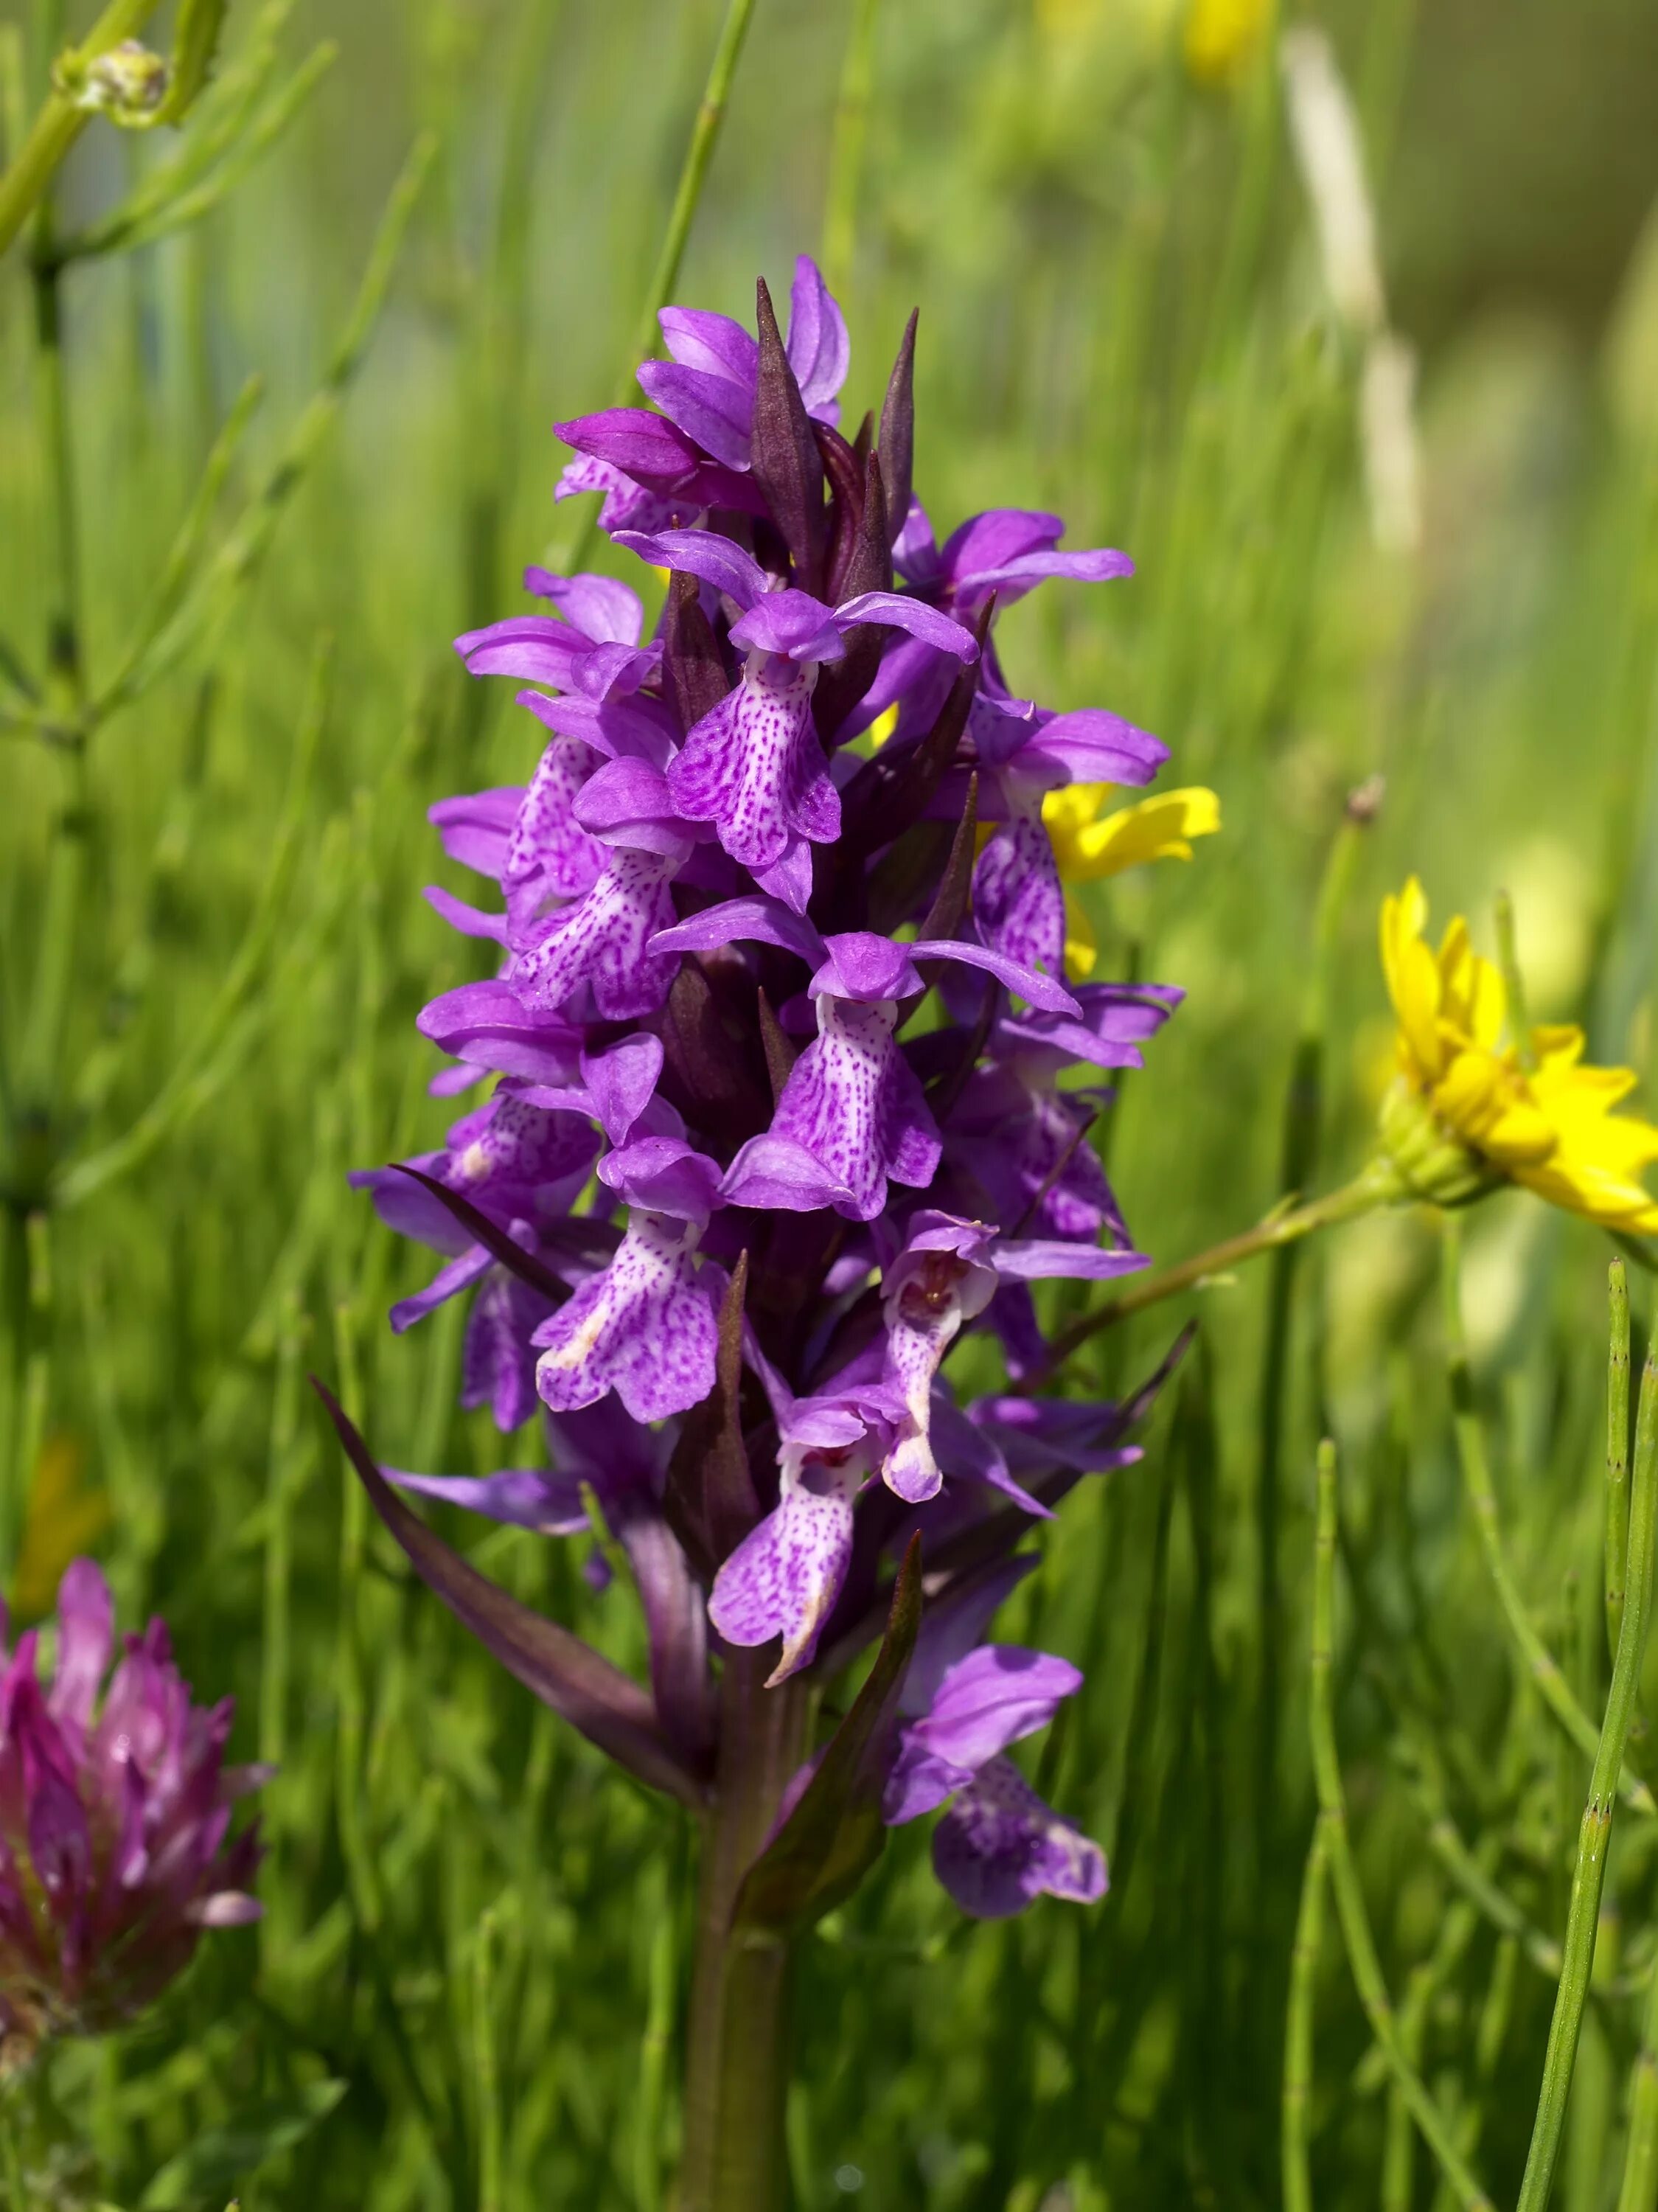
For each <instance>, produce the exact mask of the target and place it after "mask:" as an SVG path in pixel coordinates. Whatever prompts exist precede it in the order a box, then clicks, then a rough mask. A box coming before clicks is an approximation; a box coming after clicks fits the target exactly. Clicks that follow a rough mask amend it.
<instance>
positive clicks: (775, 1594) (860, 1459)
mask: <svg viewBox="0 0 1658 2212" xmlns="http://www.w3.org/2000/svg"><path fill="white" fill-rule="evenodd" d="M771 1395H772V1401H773V1405H774V1408H775V1410H776V1413H777V1430H778V1446H777V1470H778V1498H777V1504H776V1505H775V1506H774V1509H773V1510H772V1511H771V1512H770V1513H768V1515H767V1516H766V1517H765V1519H764V1520H763V1521H762V1522H760V1523H759V1525H758V1527H756V1528H755V1529H753V1530H752V1532H751V1533H750V1534H749V1535H748V1536H746V1537H745V1538H744V1541H743V1542H742V1543H741V1544H739V1545H738V1547H737V1549H736V1550H735V1551H734V1552H733V1553H732V1554H731V1556H730V1558H729V1559H726V1561H725V1563H724V1565H722V1566H721V1567H720V1571H719V1573H718V1575H717V1576H716V1577H714V1589H713V1591H712V1593H711V1595H710V1597H709V1600H708V1616H709V1619H710V1620H712V1621H713V1623H714V1626H715V1628H716V1629H718V1631H719V1632H720V1635H721V1636H722V1637H723V1638H725V1640H726V1643H727V1644H741V1645H755V1644H769V1643H770V1642H771V1640H772V1638H774V1637H780V1638H782V1650H781V1652H780V1656H779V1658H778V1661H777V1664H776V1665H775V1667H774V1668H773V1669H772V1671H771V1673H770V1674H768V1676H767V1678H766V1679H767V1684H768V1687H771V1686H775V1685H776V1684H777V1683H779V1682H782V1681H786V1680H787V1679H788V1677H789V1676H790V1675H791V1674H796V1673H798V1672H799V1669H800V1668H802V1667H805V1666H809V1665H810V1664H811V1660H812V1658H813V1657H814V1656H815V1655H816V1652H817V1639H818V1637H819V1636H820V1635H821V1633H822V1632H823V1624H824V1622H825V1621H826V1620H828V1618H829V1613H830V1612H831V1611H832V1610H833V1608H834V1606H835V1601H836V1599H837V1598H838V1597H839V1596H840V1595H841V1585H842V1583H844V1582H845V1580H846V1575H847V1565H848V1564H849V1563H850V1560H851V1558H852V1543H853V1506H854V1504H855V1501H856V1499H857V1498H858V1495H859V1492H860V1491H861V1490H862V1489H863V1488H864V1486H865V1484H866V1483H867V1482H868V1480H870V1477H871V1475H872V1473H873V1471H874V1469H875V1467H876V1465H877V1464H878V1462H879V1460H880V1458H881V1456H882V1455H883V1452H884V1449H885V1438H886V1434H887V1430H886V1425H885V1423H884V1419H883V1418H882V1415H881V1413H880V1411H879V1409H878V1407H875V1406H873V1405H872V1403H871V1394H870V1393H868V1392H867V1391H866V1390H859V1389H856V1388H853V1389H850V1390H836V1389H834V1388H833V1387H831V1388H830V1389H829V1390H826V1391H824V1392H822V1393H820V1394H819V1395H817V1396H814V1397H811V1398H796V1397H793V1395H791V1394H790V1393H789V1391H788V1390H787V1389H786V1387H784V1386H782V1385H781V1384H780V1383H777V1382H776V1380H775V1378H771Z"/></svg>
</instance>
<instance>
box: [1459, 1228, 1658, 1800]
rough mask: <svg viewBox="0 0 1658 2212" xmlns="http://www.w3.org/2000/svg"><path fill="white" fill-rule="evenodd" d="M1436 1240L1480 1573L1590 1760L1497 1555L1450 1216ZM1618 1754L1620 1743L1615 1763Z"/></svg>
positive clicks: (1633, 1792) (1584, 1733) (1576, 1713)
mask: <svg viewBox="0 0 1658 2212" xmlns="http://www.w3.org/2000/svg"><path fill="white" fill-rule="evenodd" d="M1442 1234H1443V1240H1444V1241H1443V1246H1442V1260H1443V1279H1442V1287H1443V1291H1444V1319H1445V1340H1446V1346H1447V1365H1448V1371H1449V1377H1450V1389H1451V1418H1452V1425H1453V1426H1454V1427H1455V1431H1456V1449H1457V1456H1458V1458H1459V1460H1460V1461H1461V1466H1462V1480H1463V1482H1464V1484H1465V1485H1466V1486H1467V1492H1468V1501H1469V1503H1470V1504H1472V1506H1473V1517H1474V1527H1475V1529H1476V1530H1477V1532H1478V1534H1479V1545H1480V1549H1481V1550H1482V1552H1483V1553H1485V1566H1486V1571H1488V1573H1489V1574H1490V1576H1491V1586H1492V1588H1493V1589H1495V1590H1496V1592H1497V1603H1498V1605H1499V1606H1500V1607H1501V1608H1502V1613H1503V1620H1504V1622H1505V1624H1506V1625H1507V1627H1508V1632H1509V1640H1510V1642H1511V1643H1512V1644H1513V1645H1514V1647H1515V1652H1516V1654H1517V1655H1518V1656H1519V1659H1520V1661H1521V1664H1522V1665H1523V1666H1524V1668H1525V1669H1526V1672H1527V1674H1528V1675H1529V1676H1530V1678H1531V1680H1533V1681H1534V1682H1535V1683H1536V1685H1537V1687H1538V1690H1539V1692H1540V1694H1541V1696H1542V1699H1543V1702H1544V1704H1545V1705H1546V1706H1547V1707H1548V1709H1549V1711H1551V1712H1552V1714H1553V1715H1554V1717H1555V1718H1556V1720H1557V1721H1558V1723H1560V1725H1561V1727H1562V1728H1563V1729H1564V1730H1565V1732H1566V1734H1567V1735H1569V1736H1570V1738H1571V1741H1573V1742H1574V1743H1575V1744H1576V1746H1577V1748H1578V1749H1579V1750H1580V1751H1581V1752H1582V1753H1583V1754H1584V1756H1585V1757H1586V1758H1588V1759H1594V1758H1595V1756H1596V1754H1597V1749H1598V1745H1599V1741H1600V1738H1599V1735H1598V1733H1597V1731H1596V1729H1595V1726H1594V1722H1593V1721H1592V1720H1591V1719H1590V1718H1589V1717H1588V1714H1587V1713H1586V1712H1585V1711H1583V1708H1582V1705H1579V1704H1578V1702H1577V1699H1576V1698H1575V1697H1574V1696H1573V1694H1572V1691H1571V1686H1570V1683H1569V1682H1568V1681H1567V1680H1566V1678H1565V1676H1564V1674H1563V1673H1562V1672H1561V1670H1560V1667H1559V1664H1558V1662H1557V1661H1556V1659H1555V1657H1554V1656H1553V1654H1552V1652H1551V1651H1550V1650H1549V1649H1548V1646H1547V1645H1546V1644H1545V1643H1544V1641H1543V1638H1542V1637H1541V1636H1540V1634H1539V1632H1538V1630H1537V1627H1536V1625H1535V1624H1534V1622H1533V1620H1532V1618H1531V1615H1530V1614H1529V1613H1527V1610H1526V1607H1525V1602H1524V1601H1523V1600H1522V1598H1521V1595H1520V1592H1519V1590H1518V1589H1517V1588H1516V1586H1515V1580H1514V1576H1513V1574H1512V1572H1511V1571H1510V1570H1509V1563H1508V1559H1507V1558H1506V1557H1505V1556H1504V1553H1503V1535H1502V1530H1501V1528H1500V1527H1499V1525H1498V1521H1497V1486H1496V1485H1495V1483H1494V1482H1493V1481H1492V1480H1491V1462H1490V1460H1489V1458H1488V1457H1487V1456H1486V1452H1485V1431H1484V1429H1483V1427H1482V1426H1481V1424H1480V1419H1479V1408H1478V1407H1477V1406H1476V1405H1475V1403H1474V1394H1473V1369H1472V1367H1471V1366H1470V1364H1469V1361H1468V1343H1467V1332H1466V1330H1465V1329H1464V1328H1463V1323H1462V1291H1461V1275H1462V1225H1461V1222H1460V1221H1459V1220H1458V1219H1457V1218H1456V1216H1455V1214H1452V1213H1448V1214H1446V1215H1445V1216H1444V1217H1443V1221H1442ZM1621 1752H1622V1744H1621V1740H1620V1744H1619V1753H1620V1757H1621ZM1614 1781H1615V1782H1616V1783H1617V1786H1618V1787H1619V1789H1620V1790H1621V1791H1622V1794H1623V1796H1624V1797H1625V1799H1626V1801H1627V1802H1629V1804H1631V1806H1632V1807H1633V1808H1635V1809H1636V1810H1637V1812H1640V1813H1651V1812H1653V1811H1654V1810H1655V1809H1658V1808H1655V1807H1654V1804H1653V1799H1652V1793H1651V1791H1650V1790H1649V1789H1648V1788H1647V1786H1646V1784H1644V1783H1643V1782H1642V1781H1640V1780H1639V1779H1638V1778H1637V1777H1636V1776H1634V1775H1625V1776H1624V1777H1622V1778H1621V1780H1619V1778H1618V1777H1617V1776H1616V1775H1614Z"/></svg>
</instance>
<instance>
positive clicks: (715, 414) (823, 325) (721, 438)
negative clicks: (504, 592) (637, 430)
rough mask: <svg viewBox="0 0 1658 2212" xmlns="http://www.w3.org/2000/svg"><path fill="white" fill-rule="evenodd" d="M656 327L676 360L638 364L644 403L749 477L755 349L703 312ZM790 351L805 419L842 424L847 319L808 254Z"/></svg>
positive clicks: (726, 322) (747, 338) (745, 336)
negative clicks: (654, 406) (648, 402)
mask: <svg viewBox="0 0 1658 2212" xmlns="http://www.w3.org/2000/svg"><path fill="white" fill-rule="evenodd" d="M658 319H659V322H660V323H661V325H662V337H663V341H664V343H665V344H666V346H667V349H668V352H669V354H670V356H671V359H669V360H667V361H647V362H642V363H641V367H640V370H639V381H640V385H641V388H642V389H643V391H644V392H645V394H646V396H647V398H649V399H652V400H653V401H654V402H655V404H657V406H659V408H660V409H661V410H662V412H663V413H664V415H665V416H667V418H668V420H669V421H670V422H673V423H674V424H676V425H677V427H678V428H680V429H681V430H683V432H684V433H685V434H686V435H687V436H688V437H689V438H690V439H692V440H693V441H695V444H696V445H697V446H699V447H701V449H702V451H703V452H704V453H708V454H709V455H711V456H712V457H713V459H714V460H716V461H719V462H720V463H721V464H723V465H724V466H725V467H726V468H728V469H732V470H738V471H745V470H746V469H747V468H748V466H749V461H750V451H751V441H752V437H753V429H754V403H755V397H756V392H757V391H758V388H759V381H760V348H759V344H758V343H757V341H756V339H755V338H754V337H752V336H751V335H750V332H749V331H745V330H744V327H743V325H741V323H738V322H733V321H732V318H731V317H730V316H729V315H716V314H710V313H708V312H707V311H706V310H705V309H702V308H699V307H664V308H663V310H662V312H661V314H660V315H659V318H658ZM786 353H787V355H788V361H789V366H790V368H792V369H793V371H794V374H795V380H796V381H797V382H798V383H799V387H800V397H801V399H802V400H803V401H804V403H805V410H806V412H807V414H808V415H810V416H813V417H815V419H816V420H817V421H818V422H827V423H829V424H831V425H833V424H835V423H836V422H839V421H840V419H841V409H840V405H839V404H838V400H837V398H836V395H837V394H838V392H840V389H841V386H842V385H843V384H844V383H845V382H846V377H847V367H848V365H849V362H850V361H851V351H850V349H849V347H848V345H847V325H846V319H845V318H844V317H843V316H842V314H841V310H840V308H839V307H837V306H836V304H835V299H834V297H833V295H831V293H830V291H829V287H828V286H827V285H826V284H825V283H824V282H823V275H822V273H821V271H820V270H819V269H818V267H817V263H816V262H815V261H813V260H812V259H811V257H810V256H809V255H807V254H805V253H803V254H802V255H801V256H800V257H799V260H797V261H796V263H795V264H794V284H793V291H792V294H791V296H790V306H789V334H788V339H787V343H786ZM606 527H607V528H608V527H609V525H608V524H607V525H606Z"/></svg>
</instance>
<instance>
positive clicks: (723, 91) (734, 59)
mask: <svg viewBox="0 0 1658 2212" xmlns="http://www.w3.org/2000/svg"><path fill="white" fill-rule="evenodd" d="M753 15H754V0H729V5H728V6H727V8H726V20H725V22H724V23H723V24H722V25H721V27H720V43H719V45H718V46H716V47H715V48H714V62H713V64H712V66H711V67H710V69H709V70H708V82H707V84H706V85H704V87H703V88H702V99H701V105H700V106H698V108H697V111H696V120H695V123H694V124H693V125H692V126H691V141H690V143H689V146H687V148H686V149H685V163H684V167H683V168H682V169H681V171H680V173H679V189H678V190H677V191H676V192H675V194H674V198H673V210H672V212H671V215H670V216H669V217H668V228H667V233H666V234H665V237H664V239H663V240H662V251H661V252H659V254H658V256H657V258H656V267H655V269H654V270H653V271H652V273H651V283H650V290H649V292H648V293H647V295H646V301H645V306H644V308H643V310H642V312H641V315H640V318H639V327H638V330H637V331H636V332H635V337H634V360H632V361H630V362H629V363H628V366H627V368H626V369H625V370H624V372H623V377H622V380H621V382H620V384H619V386H618V387H617V389H618V393H619V404H626V403H627V402H628V401H629V399H630V398H632V397H633V391H634V380H633V378H634V368H635V362H639V361H644V360H646V359H647V358H648V357H649V356H650V355H652V354H653V353H654V352H655V351H656V347H657V341H658V338H659V335H660V333H659V331H658V329H657V323H656V319H657V316H658V314H659V313H660V312H661V310H662V309H663V308H664V307H666V306H667V304H668V300H669V295H671V292H672V291H673V288H674V286H675V285H676V284H677V283H678V282H679V264H680V263H681V262H682V261H683V259H684V258H685V245H686V241H687V240H689V237H690V234H691V224H692V223H693V222H695V218H696V208H697V203H698V201H699V200H700V199H701V197H702V185H703V183H704V180H705V179H706V178H707V176H708V164H709V162H710V161H713V159H714V148H715V147H716V146H717V145H718V144H719V143H720V127H721V125H723V124H724V122H725V120H726V102H727V101H728V100H730V98H731V89H732V79H733V78H734V77H735V76H736V75H737V64H738V60H739V58H741V55H742V52H743V41H744V39H746V38H747V36H748V34H749V24H750V21H752V19H753Z"/></svg>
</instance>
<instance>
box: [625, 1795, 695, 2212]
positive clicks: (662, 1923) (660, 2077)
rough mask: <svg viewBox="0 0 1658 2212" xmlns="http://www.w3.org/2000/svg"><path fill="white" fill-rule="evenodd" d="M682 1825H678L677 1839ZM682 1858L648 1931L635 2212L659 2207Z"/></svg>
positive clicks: (670, 1872) (677, 1856)
mask: <svg viewBox="0 0 1658 2212" xmlns="http://www.w3.org/2000/svg"><path fill="white" fill-rule="evenodd" d="M683 1828H684V1824H683V1821H682V1823H681V1832H682V1834H683ZM682 1874H683V1849H682V1848H681V1847H680V1846H678V1845H676V1847H675V1850H674V1851H673V1853H672V1855H671V1858H670V1860H669V1862H668V1868H667V1880H666V1882H665V1895H664V1896H663V1898H662V1899H661V1900H660V1902H659V1905H658V1907H657V1911H656V1917H655V1924H654V1925H653V1928H652V1930H651V1948H650V1964H649V1970H648V1984H647V1988H648V1994H647V2002H646V2008H645V2033H644V2034H643V2035H642V2036H641V2039H640V2045H639V2095H638V2100H637V2103H636V2106H635V2114H636V2129H635V2136H634V2196H635V2200H636V2202H637V2205H638V2212H659V2209H660V2206H661V2203H662V2145H661V2128H662V2096H663V2090H664V2088H665V2084H666V2078H667V2067H668V2051H669V2048H670V2045H671V2043H672V2040H673V2023H674V2011H675V1999H676V1996H677V1982H678V1973H677V1966H678V1935H679V1916H678V1912H677V1904H678V1884H677V1879H676V1877H677V1876H678V1875H682Z"/></svg>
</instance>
